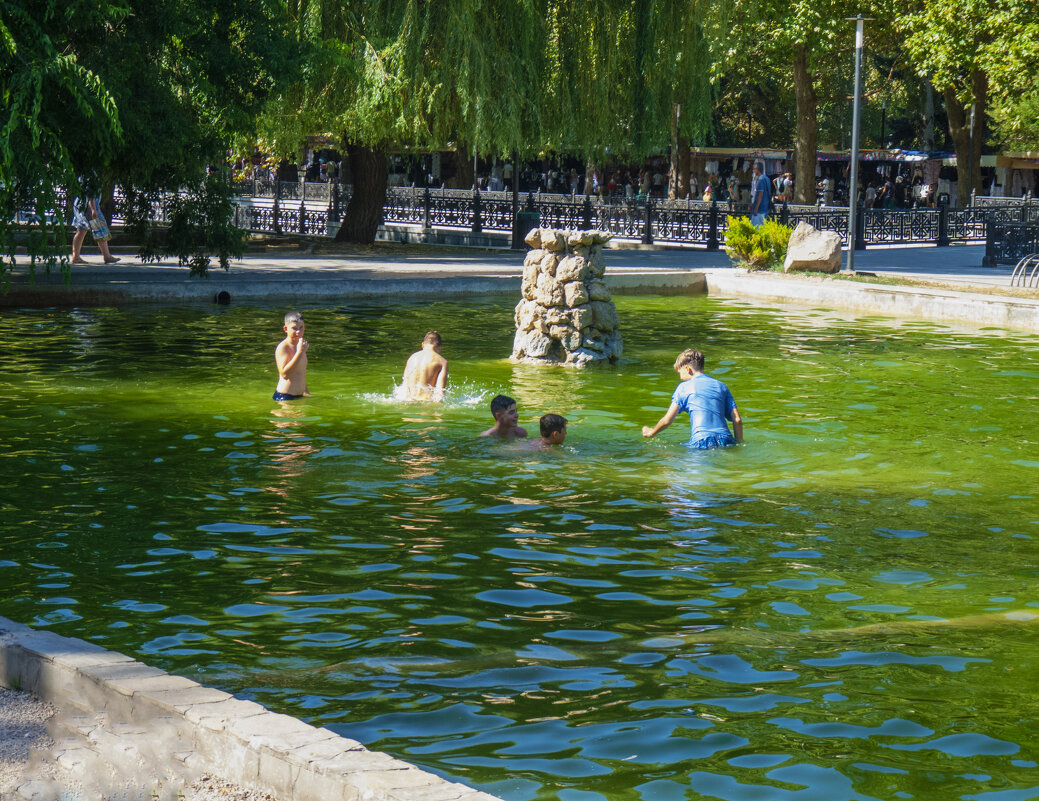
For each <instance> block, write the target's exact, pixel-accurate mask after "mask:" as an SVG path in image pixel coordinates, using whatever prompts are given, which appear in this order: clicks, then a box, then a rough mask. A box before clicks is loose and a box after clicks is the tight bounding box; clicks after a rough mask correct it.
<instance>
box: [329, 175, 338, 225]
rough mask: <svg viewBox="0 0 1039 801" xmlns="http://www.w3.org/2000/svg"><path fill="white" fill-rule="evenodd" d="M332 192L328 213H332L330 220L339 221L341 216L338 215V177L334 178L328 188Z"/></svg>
mask: <svg viewBox="0 0 1039 801" xmlns="http://www.w3.org/2000/svg"><path fill="white" fill-rule="evenodd" d="M329 191H330V192H331V193H332V207H331V211H330V214H331V215H332V222H340V220H341V217H340V215H339V179H338V178H336V179H335V180H334V181H333V182H332V188H331V189H330V190H329Z"/></svg>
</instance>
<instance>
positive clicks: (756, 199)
mask: <svg viewBox="0 0 1039 801" xmlns="http://www.w3.org/2000/svg"><path fill="white" fill-rule="evenodd" d="M771 193H772V182H771V181H769V180H768V176H767V175H765V165H764V164H762V163H761V162H760V161H755V162H754V178H753V179H752V180H751V182H750V221H751V222H752V223H753V224H754V225H755V226H758V225H761V224H762V223H763V222H765V217H767V216H768V201H769V195H770V194H771Z"/></svg>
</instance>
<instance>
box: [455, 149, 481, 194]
mask: <svg viewBox="0 0 1039 801" xmlns="http://www.w3.org/2000/svg"><path fill="white" fill-rule="evenodd" d="M455 158H456V160H457V162H458V163H457V164H456V165H455V188H456V189H470V190H471V189H472V188H473V185H474V184H475V183H476V173H475V172H474V171H473V154H472V153H470V152H469V149H468V148H464V147H462V146H459V147H458V151H457V152H456V153H455Z"/></svg>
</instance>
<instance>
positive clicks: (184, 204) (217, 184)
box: [131, 173, 247, 276]
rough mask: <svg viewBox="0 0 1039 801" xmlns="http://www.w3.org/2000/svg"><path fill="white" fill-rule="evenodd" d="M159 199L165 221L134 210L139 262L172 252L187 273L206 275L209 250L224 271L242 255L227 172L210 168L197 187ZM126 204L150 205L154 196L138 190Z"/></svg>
mask: <svg viewBox="0 0 1039 801" xmlns="http://www.w3.org/2000/svg"><path fill="white" fill-rule="evenodd" d="M162 202H163V213H164V217H165V219H166V225H165V226H155V225H151V224H150V223H149V221H148V219H147V217H145V216H144V215H143V214H140V213H137V214H135V215H134V220H133V227H134V233H137V234H138V235H140V236H142V239H143V244H142V245H141V251H140V258H141V259H142V260H143V261H158V260H159V259H160V258H162V257H164V256H176V257H177V261H178V263H179V264H181V265H185V264H186V265H189V266H190V268H191V275H198V276H205V275H208V272H209V263H210V254H215V255H216V257H217V259H218V260H219V262H220V266H221V267H223V268H224V269H225V270H227V269H229V268H230V266H231V259H232V258H235V259H240V258H242V255H243V254H244V253H245V239H246V236H247V234H246V232H245V231H243V230H242V229H240V228H238V227H236V226H234V225H233V224H230V221H231V219H232V217H233V216H234V189H233V187H232V185H231V183H230V181H228V180H227V176H224V175H220V174H217V173H213V174H211V175H209V176H207V177H206V179H205V181H203V182H202V183H201V184H200V185H199V186H198V187H197V188H195V189H192V190H183V189H182V190H181V191H180V192H177V193H172V194H169V195H167V196H166V197H165V198H164V199H163V201H162ZM131 204H132V206H133V208H134V209H140V210H143V209H144V208H145V207H147V208H148V209H151V208H152V207H153V204H154V198H153V197H151V196H149V195H148V194H146V193H143V192H139V191H138V192H135V193H134V198H133V200H132V201H131Z"/></svg>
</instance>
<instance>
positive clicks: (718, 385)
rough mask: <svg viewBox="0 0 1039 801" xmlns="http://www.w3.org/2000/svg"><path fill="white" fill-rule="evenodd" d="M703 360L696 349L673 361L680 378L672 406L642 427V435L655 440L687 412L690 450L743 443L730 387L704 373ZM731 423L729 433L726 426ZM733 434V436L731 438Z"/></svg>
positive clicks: (740, 423)
mask: <svg viewBox="0 0 1039 801" xmlns="http://www.w3.org/2000/svg"><path fill="white" fill-rule="evenodd" d="M703 365H704V357H703V354H702V353H700V351H698V350H693V349H692V348H690V349H689V350H684V351H682V352H681V353H680V354H679V355H678V358H677V359H676V360H675V371H676V372H677V373H678V375H679V377H680V378H681V379H682V383H681V384H679V385H678V388H677V389H676V390H675V394H674V395H672V396H671V406H670V408H669V409H668V410H667V412H666V413H665V414H664V416H663V417H661V418H660V421H659V422H658V423H657V424H656V425H655V426H653V427H652V428H650V427H649V426H643V427H642V436H644V437H655V436H656V435H657V434H659V433H660V432H661V431H663V430H664V429H665V428H667V427H668V426H669V425H671V423H672V422H673V421H674V419H675V417H677V416H678V413H679V412H688V413H689V427H690V438H689V442H688V443H687V444H688V445H689V447H691V448H719V447H724V446H726V445H735V444H736V443H738V442H743V420H742V419H741V418H740V413H739V410H738V409H737V408H736V401H734V400H733V399H732V393H731V392H729V388H728V387H727V386H725V384H723V383H722V382H721V381H718V380H717V379H715V378H711V377H710V376H709V375H707V374H706V373H705V372H704V371H703ZM726 420H732V433H730V432H729V424H728V423H727V422H725V421H726ZM734 434H735V436H733V435H734Z"/></svg>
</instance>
